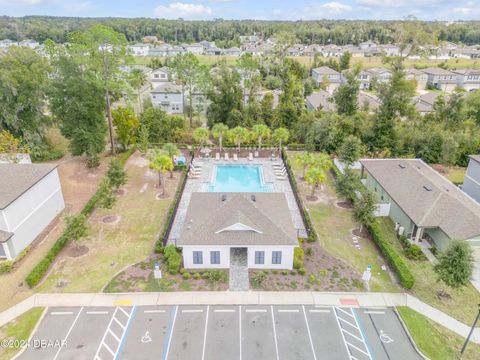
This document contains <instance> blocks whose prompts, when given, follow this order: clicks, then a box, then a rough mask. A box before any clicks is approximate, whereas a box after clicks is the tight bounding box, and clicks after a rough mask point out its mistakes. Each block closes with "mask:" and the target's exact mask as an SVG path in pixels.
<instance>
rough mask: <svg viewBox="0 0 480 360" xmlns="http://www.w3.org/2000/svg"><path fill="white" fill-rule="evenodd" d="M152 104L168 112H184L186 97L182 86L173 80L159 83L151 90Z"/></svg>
mask: <svg viewBox="0 0 480 360" xmlns="http://www.w3.org/2000/svg"><path fill="white" fill-rule="evenodd" d="M150 98H151V100H152V106H153V107H156V108H160V109H162V110H164V111H165V112H166V113H168V114H183V110H184V97H183V93H182V87H181V86H180V85H176V84H174V83H172V82H163V83H159V85H157V86H156V87H155V88H154V89H153V90H152V91H151V92H150Z"/></svg>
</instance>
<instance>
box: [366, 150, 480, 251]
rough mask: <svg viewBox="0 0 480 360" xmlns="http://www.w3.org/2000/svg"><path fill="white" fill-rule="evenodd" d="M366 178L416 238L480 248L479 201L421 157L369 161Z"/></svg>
mask: <svg viewBox="0 0 480 360" xmlns="http://www.w3.org/2000/svg"><path fill="white" fill-rule="evenodd" d="M360 162H361V164H362V182H363V183H364V184H365V186H366V187H367V188H368V189H370V190H371V191H373V192H374V193H375V195H376V197H377V200H378V210H379V211H377V215H380V216H388V217H390V218H391V219H392V221H393V222H394V223H395V224H396V229H397V232H398V233H399V234H401V235H405V236H407V238H408V239H410V240H411V241H412V242H415V243H421V244H422V245H424V246H426V247H429V246H435V247H437V248H438V249H440V250H443V249H445V248H446V247H447V246H448V244H449V243H450V242H451V241H452V240H465V241H468V242H469V243H470V244H471V245H472V246H473V247H480V205H479V204H478V203H477V202H476V201H475V200H473V199H472V198H471V197H470V196H468V195H467V194H465V193H464V192H463V191H462V190H460V189H459V188H458V187H457V186H455V185H454V184H452V183H451V182H450V181H448V180H447V179H446V178H445V177H443V176H442V175H440V174H439V173H438V172H436V171H435V170H434V169H432V168H431V167H430V166H428V165H427V164H426V163H425V162H423V161H422V160H421V159H364V160H361V161H360Z"/></svg>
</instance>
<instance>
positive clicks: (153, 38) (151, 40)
mask: <svg viewBox="0 0 480 360" xmlns="http://www.w3.org/2000/svg"><path fill="white" fill-rule="evenodd" d="M142 42H144V43H150V44H156V43H158V38H157V37H156V36H153V35H148V36H144V37H143V38H142Z"/></svg>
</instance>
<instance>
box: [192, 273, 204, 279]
mask: <svg viewBox="0 0 480 360" xmlns="http://www.w3.org/2000/svg"><path fill="white" fill-rule="evenodd" d="M201 277H202V275H200V273H198V272H196V273H194V274H193V278H194V279H195V280H198V279H200V278H201Z"/></svg>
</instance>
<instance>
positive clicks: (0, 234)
mask: <svg viewBox="0 0 480 360" xmlns="http://www.w3.org/2000/svg"><path fill="white" fill-rule="evenodd" d="M12 236H13V234H12V233H9V232H6V231H3V230H0V243H2V242H5V241H7V240H8V239H10V238H11V237H12Z"/></svg>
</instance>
